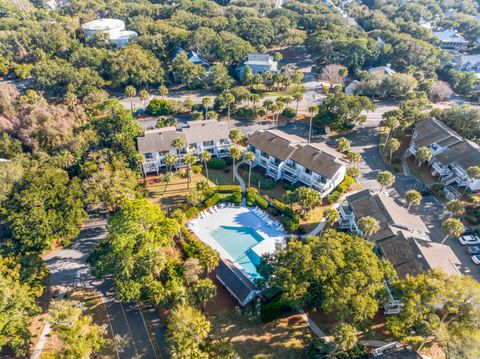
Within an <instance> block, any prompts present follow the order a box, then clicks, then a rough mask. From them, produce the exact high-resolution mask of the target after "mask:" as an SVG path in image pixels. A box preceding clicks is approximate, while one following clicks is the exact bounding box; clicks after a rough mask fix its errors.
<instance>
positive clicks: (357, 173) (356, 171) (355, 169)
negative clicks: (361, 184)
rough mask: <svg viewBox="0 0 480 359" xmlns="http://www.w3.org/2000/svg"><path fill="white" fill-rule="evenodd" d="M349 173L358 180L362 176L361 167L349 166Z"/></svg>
mask: <svg viewBox="0 0 480 359" xmlns="http://www.w3.org/2000/svg"><path fill="white" fill-rule="evenodd" d="M347 175H348V176H350V177H352V178H353V179H355V180H356V179H357V178H358V177H360V169H359V168H358V167H356V166H350V167H348V168H347Z"/></svg>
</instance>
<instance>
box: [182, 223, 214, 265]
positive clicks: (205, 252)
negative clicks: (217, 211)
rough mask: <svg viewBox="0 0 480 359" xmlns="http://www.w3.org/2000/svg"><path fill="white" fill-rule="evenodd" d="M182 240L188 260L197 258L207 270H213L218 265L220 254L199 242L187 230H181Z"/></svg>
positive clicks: (183, 228)
mask: <svg viewBox="0 0 480 359" xmlns="http://www.w3.org/2000/svg"><path fill="white" fill-rule="evenodd" d="M180 232H181V238H182V249H183V251H184V252H185V254H186V255H187V257H188V258H197V259H198V260H199V261H200V264H201V265H202V266H203V267H204V268H205V269H207V268H208V267H210V269H213V268H212V267H215V264H218V260H219V257H218V253H217V252H216V251H215V250H214V249H212V248H211V247H210V246H209V245H207V244H205V243H204V242H202V241H200V240H198V239H197V238H195V237H194V236H192V234H191V233H190V232H189V231H188V230H187V229H186V228H185V227H183V226H182V227H181V228H180Z"/></svg>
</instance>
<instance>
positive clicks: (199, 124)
mask: <svg viewBox="0 0 480 359" xmlns="http://www.w3.org/2000/svg"><path fill="white" fill-rule="evenodd" d="M228 133H229V131H228V126H227V125H226V124H224V123H223V122H219V121H217V120H207V121H190V122H189V123H188V125H187V127H183V128H178V129H177V128H175V127H164V128H159V129H154V130H148V131H145V133H144V135H143V136H140V137H138V138H137V147H138V151H139V152H140V153H146V152H164V151H168V150H170V148H171V145H172V141H173V140H174V139H175V138H177V137H181V138H183V139H184V140H185V142H186V144H187V145H188V144H191V143H197V142H203V141H212V140H221V139H228Z"/></svg>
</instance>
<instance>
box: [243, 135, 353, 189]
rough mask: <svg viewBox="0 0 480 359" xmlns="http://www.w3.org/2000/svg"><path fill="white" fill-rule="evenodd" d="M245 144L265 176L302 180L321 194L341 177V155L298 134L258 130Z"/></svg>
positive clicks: (343, 166)
mask: <svg viewBox="0 0 480 359" xmlns="http://www.w3.org/2000/svg"><path fill="white" fill-rule="evenodd" d="M248 147H249V150H250V151H253V152H254V153H255V163H254V166H259V167H262V168H264V169H265V175H266V176H269V177H271V178H273V179H274V180H275V181H278V180H286V181H288V182H290V183H292V184H294V183H297V182H299V183H302V184H304V185H307V186H309V187H312V188H314V189H315V190H317V191H318V192H320V194H321V195H322V197H324V196H326V195H328V194H329V193H330V192H332V191H333V190H334V189H335V187H337V186H338V185H339V184H340V183H341V182H342V181H343V179H344V178H345V172H346V169H347V166H348V164H347V162H346V161H345V160H344V157H345V156H344V155H343V154H341V153H340V152H338V151H336V150H334V149H333V148H331V147H329V146H327V145H326V144H324V143H307V141H306V140H305V139H304V138H302V137H299V136H295V135H289V134H287V133H285V132H283V131H279V130H261V131H256V132H255V133H254V134H252V135H251V136H250V137H249V139H248Z"/></svg>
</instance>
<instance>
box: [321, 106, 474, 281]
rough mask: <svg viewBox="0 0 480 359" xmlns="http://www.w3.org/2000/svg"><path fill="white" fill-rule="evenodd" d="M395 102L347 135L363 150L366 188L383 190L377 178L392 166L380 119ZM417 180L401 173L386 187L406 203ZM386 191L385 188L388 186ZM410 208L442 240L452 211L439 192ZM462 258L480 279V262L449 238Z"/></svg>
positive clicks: (463, 270) (362, 181)
mask: <svg viewBox="0 0 480 359" xmlns="http://www.w3.org/2000/svg"><path fill="white" fill-rule="evenodd" d="M390 108H391V105H388V104H385V105H383V106H382V107H379V108H378V109H377V110H376V111H375V112H374V113H371V114H369V115H368V120H367V121H366V123H365V124H363V125H361V126H360V127H359V128H357V129H356V130H355V131H353V132H351V133H349V134H347V135H344V137H346V138H348V139H349V140H350V141H351V148H352V151H355V152H359V153H361V154H362V162H361V163H360V166H359V167H360V170H361V176H360V178H359V183H360V184H361V185H362V187H364V188H369V189H371V190H373V191H379V190H380V187H381V186H380V184H379V183H378V182H377V181H376V176H377V174H378V172H379V171H384V170H389V167H388V166H387V165H386V164H385V163H384V162H383V160H382V158H381V156H380V152H379V147H378V143H379V136H380V132H379V121H380V120H381V113H382V112H384V111H386V110H387V111H388V110H389V109H390ZM324 137H326V136H324ZM337 137H340V136H336V137H329V138H327V139H326V142H327V143H328V144H330V145H335V138H337ZM414 183H417V182H416V180H415V179H414V178H412V177H408V176H404V175H397V176H396V181H395V184H394V186H392V188H389V189H387V190H386V191H387V192H388V193H389V195H390V196H391V197H392V198H394V199H396V200H397V202H398V203H399V204H401V203H403V199H402V196H403V194H404V193H405V192H406V191H407V190H409V189H410V185H412V184H414ZM384 191H385V190H384ZM410 212H411V213H413V214H416V215H418V216H420V217H421V218H422V219H423V221H424V222H425V224H426V225H427V227H428V229H429V231H430V237H431V239H432V240H433V241H436V242H441V241H442V240H443V239H444V237H445V232H444V231H443V230H442V228H441V225H442V221H443V219H444V218H445V217H448V214H447V213H446V212H445V209H444V205H443V203H442V202H441V201H440V200H439V199H437V198H436V197H435V196H428V197H424V198H423V200H422V203H421V204H420V205H419V206H415V207H412V208H411V209H410ZM445 244H447V245H448V246H450V248H451V249H452V250H453V252H454V253H455V254H456V255H457V257H458V259H459V260H460V262H461V264H462V267H461V268H459V270H460V272H461V273H463V274H469V275H471V276H472V277H474V278H475V279H477V280H480V270H479V269H480V266H478V265H475V264H474V263H473V262H472V261H471V258H470V256H468V255H467V253H466V252H465V247H464V246H462V245H461V244H460V243H459V242H458V241H457V240H455V239H448V240H447V241H446V243H445Z"/></svg>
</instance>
